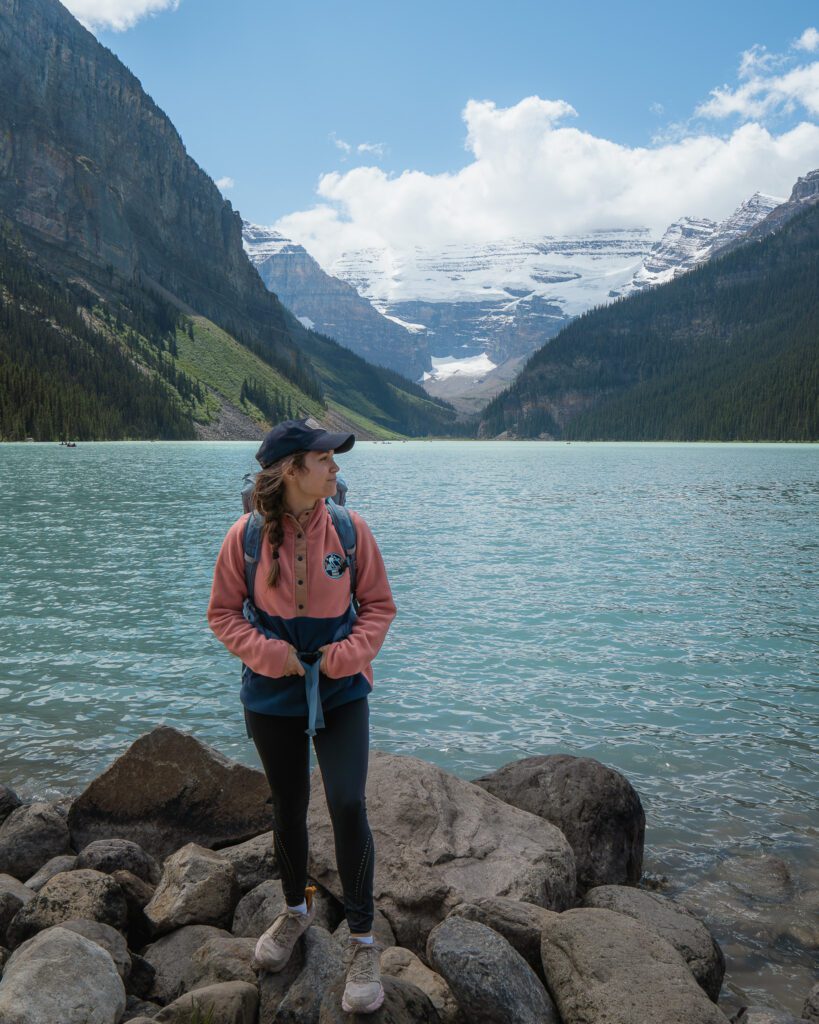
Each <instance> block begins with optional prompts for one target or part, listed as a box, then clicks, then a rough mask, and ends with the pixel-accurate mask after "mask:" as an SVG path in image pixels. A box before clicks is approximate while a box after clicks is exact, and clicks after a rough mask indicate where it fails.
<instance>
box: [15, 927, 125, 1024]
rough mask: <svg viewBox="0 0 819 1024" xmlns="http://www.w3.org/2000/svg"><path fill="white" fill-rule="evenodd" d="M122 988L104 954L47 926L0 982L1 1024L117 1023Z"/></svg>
mask: <svg viewBox="0 0 819 1024" xmlns="http://www.w3.org/2000/svg"><path fill="white" fill-rule="evenodd" d="M124 1010H125V988H124V986H123V984H122V979H121V978H120V976H119V974H117V970H116V967H114V962H113V960H112V959H111V957H110V956H109V955H108V953H106V952H105V950H103V949H101V948H100V947H99V946H98V945H97V944H96V943H95V942H91V941H90V940H89V939H86V938H85V937H84V936H82V935H78V934H77V933H76V932H72V931H68V930H67V929H65V928H51V929H49V930H48V931H45V932H41V933H40V934H39V935H36V936H35V937H34V938H33V939H30V940H29V941H28V942H25V943H24V944H23V945H22V946H21V947H20V948H19V949H18V950H17V951H16V952H15V953H14V954H13V955H12V957H11V958H10V960H9V962H8V963H7V964H6V967H5V970H4V972H3V978H2V981H0V1021H2V1022H3V1024H55V1022H57V1021H59V1024H117V1021H119V1019H120V1017H121V1016H122V1014H123V1012H124Z"/></svg>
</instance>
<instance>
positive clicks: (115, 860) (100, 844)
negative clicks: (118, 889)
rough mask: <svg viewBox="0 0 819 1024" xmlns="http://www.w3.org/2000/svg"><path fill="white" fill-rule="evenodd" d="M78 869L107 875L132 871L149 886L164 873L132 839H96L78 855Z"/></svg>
mask: <svg viewBox="0 0 819 1024" xmlns="http://www.w3.org/2000/svg"><path fill="white" fill-rule="evenodd" d="M76 866H77V867H78V868H93V869H94V870H95V871H102V872H103V873H104V874H106V875H112V874H113V873H114V872H115V871H130V872H131V874H133V875H136V876H137V878H141V879H142V880H143V881H144V882H148V884H149V885H156V884H157V883H158V882H159V878H160V875H161V873H162V871H161V868H160V866H159V864H158V863H157V861H156V860H155V858H153V857H152V856H151V855H150V854H149V853H146V852H145V850H143V849H142V847H141V846H140V845H139V844H138V843H134V842H131V840H130V839H117V838H114V839H96V840H94V842H93V843H89V844H88V846H86V847H84V848H83V849H82V850H80V852H79V853H78V854H77V864H76Z"/></svg>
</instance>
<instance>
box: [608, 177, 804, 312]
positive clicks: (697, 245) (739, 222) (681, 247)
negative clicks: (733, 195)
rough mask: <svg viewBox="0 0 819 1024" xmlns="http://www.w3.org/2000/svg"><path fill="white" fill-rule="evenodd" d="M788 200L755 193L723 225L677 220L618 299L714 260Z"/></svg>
mask: <svg viewBox="0 0 819 1024" xmlns="http://www.w3.org/2000/svg"><path fill="white" fill-rule="evenodd" d="M784 201H785V200H784V199H779V198H777V197H776V196H768V195H764V194H763V193H762V192H755V193H754V195H752V196H751V198H750V199H748V200H746V201H745V202H744V203H742V205H741V206H739V207H738V208H737V209H736V210H735V211H734V212H733V213H732V214H731V216H730V217H727V218H726V219H725V220H724V221H722V222H718V221H714V220H708V219H707V218H703V219H697V218H694V217H682V218H681V219H680V220H678V221H675V222H674V223H673V224H672V225H671V226H670V227H669V228H668V229H667V230H666V232H665V234H664V235H663V237H662V238H661V239H660V241H659V242H657V243H656V244H655V245H654V246H652V249H651V252H649V254H648V255H647V256H646V257H645V259H644V260H643V263H642V266H641V267H640V268H639V270H637V272H636V273H635V274H634V276H633V277H632V279H631V280H630V281H629V282H628V284H627V285H626V286H625V288H623V289H622V291H620V292H618V296H619V295H629V294H631V293H633V292H636V291H641V290H642V289H643V288H649V287H653V286H654V285H657V284H665V282H666V281H672V280H673V279H674V278H675V277H678V276H679V275H680V274H684V273H686V272H687V271H689V270H691V269H692V268H693V267H696V266H697V265H698V264H700V263H704V262H705V261H706V260H710V259H711V257H712V256H714V255H715V254H716V253H717V252H719V251H720V249H724V248H725V247H726V246H729V245H731V244H732V243H734V242H736V241H738V240H741V239H743V238H744V237H745V236H746V235H747V234H748V232H749V231H751V230H752V229H753V228H754V227H756V225H757V224H759V223H760V222H762V221H763V220H765V218H766V217H767V216H768V215H769V214H770V213H771V211H772V210H774V209H776V207H777V206H779V205H781V204H782V203H784ZM612 297H615V296H612Z"/></svg>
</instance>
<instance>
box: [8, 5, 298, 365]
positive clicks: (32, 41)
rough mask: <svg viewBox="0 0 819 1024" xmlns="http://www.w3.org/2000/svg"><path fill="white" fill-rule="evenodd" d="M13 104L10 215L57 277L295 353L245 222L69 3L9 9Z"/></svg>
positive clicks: (10, 113)
mask: <svg viewBox="0 0 819 1024" xmlns="http://www.w3.org/2000/svg"><path fill="white" fill-rule="evenodd" d="M0 97H2V102H0V213H2V214H4V215H5V216H7V217H9V218H10V219H11V220H13V221H14V222H15V223H16V224H17V225H18V226H19V227H20V228H21V230H22V231H23V232H24V234H25V236H26V240H27V243H28V244H29V245H31V246H32V247H33V248H34V249H35V251H36V252H37V253H38V254H40V255H41V256H43V257H44V258H45V259H46V260H47V261H48V262H49V264H50V265H51V266H56V267H59V268H60V269H61V270H62V271H63V272H68V273H73V274H77V275H79V276H82V277H86V278H88V279H89V280H92V281H95V282H96V283H97V284H98V285H99V284H100V283H104V281H105V275H106V272H107V274H108V275H109V277H110V276H111V275H113V274H114V273H116V274H118V275H121V276H122V277H123V278H125V279H126V280H135V281H137V282H139V283H144V284H148V285H151V286H156V287H158V288H159V289H161V290H164V291H166V292H168V293H170V294H172V295H173V296H174V297H176V298H177V299H179V300H181V301H182V303H187V304H188V305H190V306H191V307H194V308H196V309H197V310H198V311H199V312H202V313H204V314H205V315H206V316H209V317H213V318H214V319H217V320H218V321H219V322H222V323H223V324H224V325H225V326H227V327H228V329H231V327H233V328H235V329H238V330H240V331H245V332H250V333H254V332H258V331H259V329H260V325H263V326H261V329H262V330H263V331H265V332H266V331H267V330H269V329H270V328H272V329H273V331H276V330H278V331H279V332H280V333H279V336H278V344H283V345H286V346H288V345H289V338H288V337H287V332H286V329H285V324H284V314H283V311H282V309H281V307H280V306H279V304H278V303H277V302H276V300H275V298H273V296H271V295H270V294H269V293H268V292H267V291H266V290H265V288H264V286H263V285H262V282H261V281H260V280H259V277H258V275H257V274H256V272H255V271H254V270H253V268H252V266H251V265H250V263H249V262H248V260H247V258H246V256H245V254H244V251H243V249H242V238H241V233H242V225H241V219H240V217H239V215H238V213H236V212H235V211H234V210H233V209H232V207H231V204H230V203H229V202H226V201H225V200H224V199H223V198H222V196H221V195H220V193H219V191H218V189H217V188H216V186H215V185H214V183H213V182H212V181H211V179H210V178H209V177H208V176H207V175H206V174H205V173H204V171H202V170H201V168H199V167H198V166H197V164H196V163H195V162H194V161H193V160H192V159H191V158H190V157H189V156H188V154H187V153H186V151H185V147H184V145H183V144H182V140H181V139H180V137H179V135H178V133H177V131H176V129H175V128H174V126H173V125H172V124H171V122H170V121H169V120H168V118H167V117H166V116H165V114H163V112H162V111H161V110H160V109H159V108H158V107H157V106H156V104H155V103H154V102H153V100H151V98H150V97H149V96H148V95H147V94H146V93H145V92H144V90H143V89H142V87H141V85H140V83H139V81H138V80H137V79H136V78H135V77H134V76H133V75H132V74H131V73H130V72H129V71H128V70H127V69H126V68H125V67H124V66H123V65H122V64H121V63H120V61H119V60H118V59H117V58H116V57H115V56H114V55H113V54H112V53H111V52H110V51H109V50H107V49H106V48H105V47H103V46H101V45H100V44H99V43H98V42H97V40H96V39H95V38H94V36H93V35H92V34H91V33H90V32H88V31H86V30H85V29H84V28H83V27H82V26H81V25H80V24H79V22H77V21H76V20H75V19H74V18H73V17H72V16H71V15H70V14H69V12H68V11H67V10H66V9H65V8H64V7H63V6H62V5H61V4H59V3H58V2H57V0H0ZM226 311H227V312H226ZM226 315H227V317H228V319H229V320H231V318H232V322H231V323H229V324H225V323H224V322H225V318H226ZM254 322H255V323H254ZM273 343H274V344H275V343H276V342H275V341H274V342H273Z"/></svg>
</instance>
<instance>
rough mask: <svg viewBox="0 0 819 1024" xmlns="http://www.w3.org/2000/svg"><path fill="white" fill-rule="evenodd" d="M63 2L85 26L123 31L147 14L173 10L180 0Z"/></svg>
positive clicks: (84, 0)
mask: <svg viewBox="0 0 819 1024" xmlns="http://www.w3.org/2000/svg"><path fill="white" fill-rule="evenodd" d="M63 3H64V4H65V6H66V7H67V8H68V9H69V11H71V13H72V14H73V15H74V17H75V18H77V20H78V21H81V22H82V23H83V25H85V26H86V28H90V29H95V28H112V29H114V30H115V31H116V32H124V31H125V30H126V29H129V28H132V27H133V26H134V25H135V24H136V23H137V22H138V21H139V20H140V18H144V17H145V16H146V15H148V14H158V13H159V12H160V11H166V10H171V11H175V10H176V9H177V7H179V3H180V0H63Z"/></svg>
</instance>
